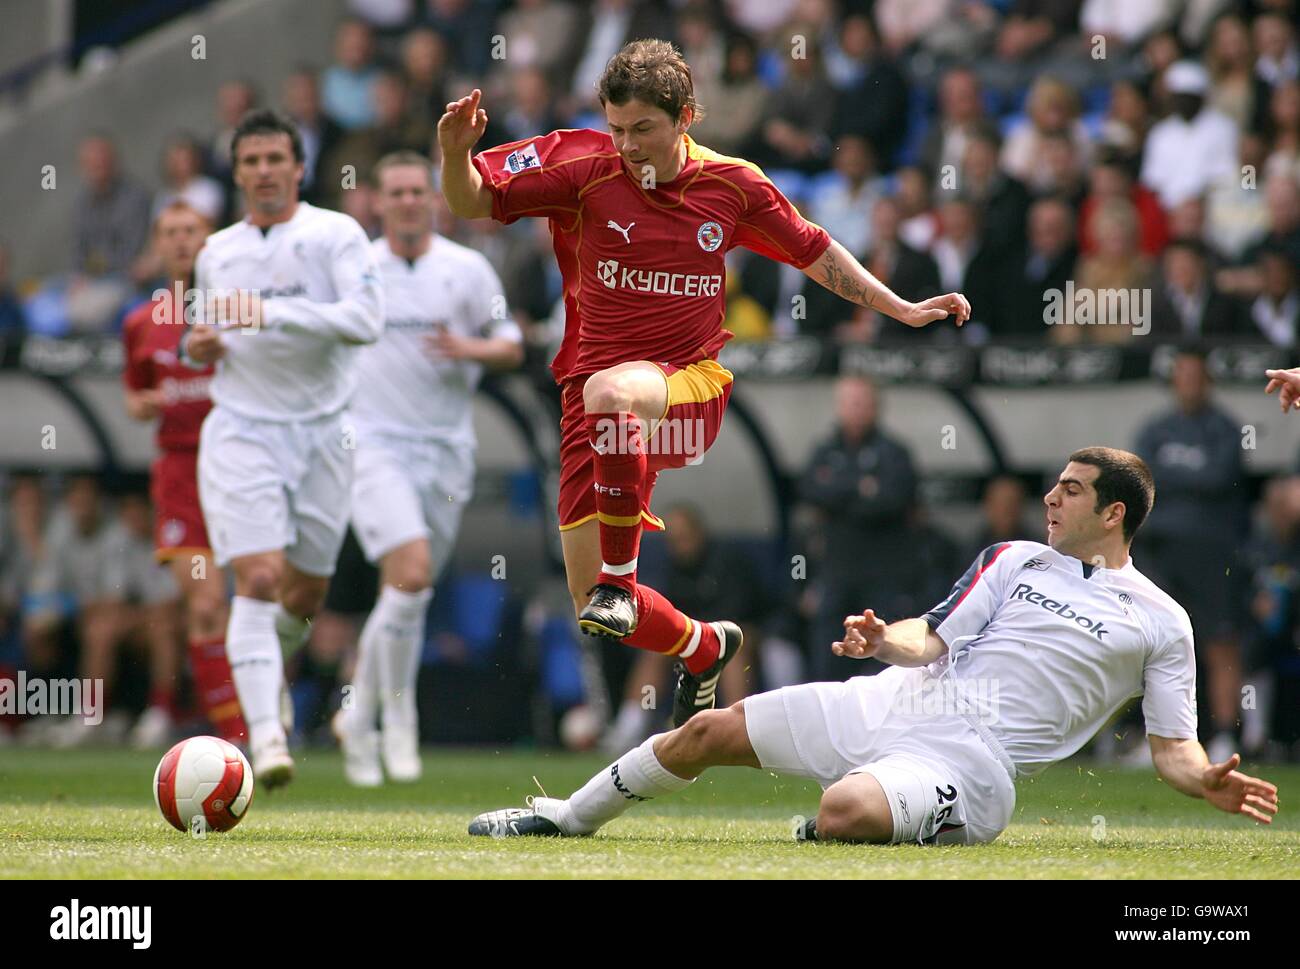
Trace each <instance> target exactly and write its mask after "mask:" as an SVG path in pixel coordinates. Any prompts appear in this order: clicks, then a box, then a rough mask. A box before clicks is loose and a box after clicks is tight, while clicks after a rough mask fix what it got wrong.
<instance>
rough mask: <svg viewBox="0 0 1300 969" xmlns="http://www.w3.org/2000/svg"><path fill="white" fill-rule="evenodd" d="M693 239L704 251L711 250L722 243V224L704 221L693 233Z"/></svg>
mask: <svg viewBox="0 0 1300 969" xmlns="http://www.w3.org/2000/svg"><path fill="white" fill-rule="evenodd" d="M695 241H696V242H698V243H699V244H700V248H701V249H703V250H704V251H705V252H713V251H715V250H716V249H717V248H718V246H720V245H722V226H720V225H718V223H716V222H705V223H704V224H703V225H702V226H700V230H699V231H698V232H696V233H695Z"/></svg>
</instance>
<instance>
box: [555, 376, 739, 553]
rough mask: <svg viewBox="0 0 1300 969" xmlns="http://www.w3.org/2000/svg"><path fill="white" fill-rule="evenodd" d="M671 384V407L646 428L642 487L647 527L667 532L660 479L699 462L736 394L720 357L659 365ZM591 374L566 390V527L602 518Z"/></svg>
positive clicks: (563, 470) (563, 521)
mask: <svg viewBox="0 0 1300 969" xmlns="http://www.w3.org/2000/svg"><path fill="white" fill-rule="evenodd" d="M655 366H656V367H658V368H659V369H660V371H662V372H663V375H664V380H665V382H666V383H667V384H668V407H667V409H666V410H665V411H664V415H663V417H662V418H660V419H659V420H658V421H655V422H652V423H651V424H650V426H649V427H647V428H645V429H644V430H643V431H642V437H643V439H644V446H645V449H646V458H647V461H646V476H645V482H644V484H643V486H642V491H641V518H642V520H643V523H644V526H645V527H646V528H649V529H653V530H655V531H662V530H663V527H664V523H663V521H662V520H661V519H659V518H657V517H656V516H655V515H654V514H652V513H651V511H650V496H651V494H652V493H653V492H654V486H655V479H656V478H657V477H658V475H659V472H660V471H662V470H664V469H665V468H682V467H685V466H686V465H688V464H697V463H699V461H700V459H701V458H703V457H704V452H705V451H707V450H708V449H709V448H710V447H711V446H712V445H713V441H714V439H715V438H717V436H718V431H719V430H720V429H721V428H722V414H723V412H724V411H726V409H727V400H728V399H729V398H730V397H731V382H732V380H733V377H732V374H731V371H730V370H727V369H726V368H725V367H723V366H722V365H721V364H719V363H718V362H717V361H716V360H701V361H699V362H698V363H693V364H691V365H690V366H688V367H675V366H673V365H672V364H669V363H656V364H655ZM586 382H587V378H586V377H575V378H573V379H572V380H570V381H568V382H567V383H565V384H564V386H563V388H562V389H561V392H560V401H561V408H562V409H561V415H560V502H559V514H560V530H561V531H564V530H565V529H569V528H576V527H577V526H579V525H581V524H583V523H584V522H588V521H591V520H592V519H594V518H595V517H596V490H595V486H596V478H595V467H594V465H595V457H596V455H595V452H594V451H593V450H592V447H591V440H590V437H589V435H588V431H587V425H586V416H585V408H584V407H583V403H582V388H583V386H584V385H585V384H586Z"/></svg>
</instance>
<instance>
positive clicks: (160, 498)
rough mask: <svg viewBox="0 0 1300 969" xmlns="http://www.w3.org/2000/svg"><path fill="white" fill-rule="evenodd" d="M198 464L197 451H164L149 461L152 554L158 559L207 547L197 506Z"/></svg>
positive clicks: (167, 560) (196, 552) (200, 511)
mask: <svg viewBox="0 0 1300 969" xmlns="http://www.w3.org/2000/svg"><path fill="white" fill-rule="evenodd" d="M198 464H199V452H198V451H164V452H163V453H162V454H161V455H159V456H158V458H157V459H156V460H155V461H154V463H153V468H152V469H151V473H150V475H149V496H150V498H152V499H153V544H154V549H155V551H154V557H155V558H156V559H157V560H158V561H159V562H170V561H171V560H172V559H174V558H176V557H178V556H181V555H198V554H200V553H203V554H207V553H208V552H209V551H210V549H211V545H210V544H209V542H208V529H207V527H206V526H205V525H204V524H203V509H202V507H201V506H200V505H199V475H198Z"/></svg>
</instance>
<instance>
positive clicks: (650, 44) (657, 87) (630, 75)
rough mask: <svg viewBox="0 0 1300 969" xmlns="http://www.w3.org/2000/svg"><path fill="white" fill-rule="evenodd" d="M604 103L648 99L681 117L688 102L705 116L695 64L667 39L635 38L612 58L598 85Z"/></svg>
mask: <svg viewBox="0 0 1300 969" xmlns="http://www.w3.org/2000/svg"><path fill="white" fill-rule="evenodd" d="M597 93H598V94H599V96H600V103H601V104H602V105H604V104H617V105H624V104H627V103H628V102H629V101H644V102H645V103H646V104H653V105H654V106H655V107H657V108H662V109H663V110H664V111H666V112H667V113H668V117H670V118H672V119H673V121H677V120H679V119H680V118H681V116H682V109H683V108H685V107H686V106H687V105H689V106H690V107H691V109H692V110H693V111H694V114H695V117H696V118H697V119H698V118H699V117H700V116H701V113H700V106H699V105H698V104H696V103H695V85H694V83H693V82H692V81H691V66H690V65H689V64H687V63H686V61H685V59H684V58H683V57H682V55H681V53H680V52H679V51H678V50H677V48H676V47H674V46H673V45H672V44H670V43H668V41H666V40H634V41H632V42H631V43H629V44H626V45H624V47H623V49H622V50H621V51H619V52H618V53H617V54H615V55H614V56H613V57H611V58H610V59H609V63H608V64H606V65H605V73H604V74H602V75H601V77H600V84H599V86H598V87H597Z"/></svg>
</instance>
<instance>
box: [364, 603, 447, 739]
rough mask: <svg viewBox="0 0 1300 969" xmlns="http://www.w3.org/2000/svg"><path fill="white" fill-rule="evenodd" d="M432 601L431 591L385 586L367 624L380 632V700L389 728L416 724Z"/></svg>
mask: <svg viewBox="0 0 1300 969" xmlns="http://www.w3.org/2000/svg"><path fill="white" fill-rule="evenodd" d="M432 598H433V590H432V589H423V590H421V591H420V592H402V591H401V590H400V589H395V588H393V586H391V585H386V586H384V587H383V588H382V589H380V590H379V600H378V601H377V602H376V603H375V608H374V611H373V612H372V613H371V614H370V619H369V620H367V622H366V627H367V628H369V627H370V625H371V623H374V624H375V625H376V629H377V636H376V642H377V643H378V645H379V647H380V648H379V650H378V654H379V655H378V661H377V665H378V667H379V698H380V702H381V703H382V705H383V709H382V716H383V719H384V723H386V724H392V725H393V726H397V727H407V728H410V727H414V726H415V724H416V711H415V681H416V677H417V675H418V673H419V670H420V647H421V646H422V645H423V644H424V614H425V612H426V611H427V610H428V608H429V601H430V600H431V599H432Z"/></svg>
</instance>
